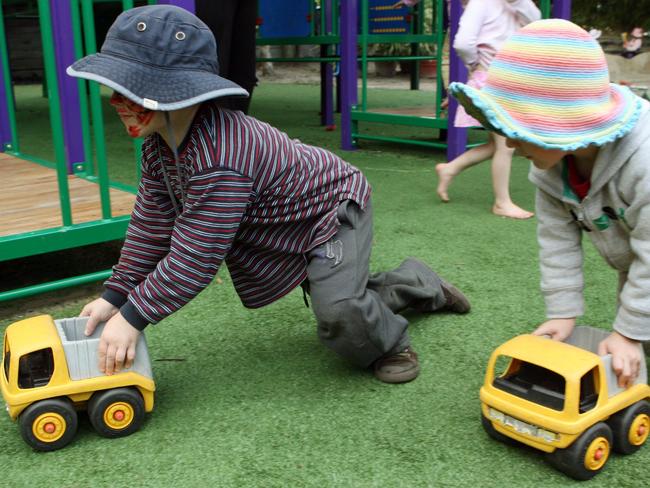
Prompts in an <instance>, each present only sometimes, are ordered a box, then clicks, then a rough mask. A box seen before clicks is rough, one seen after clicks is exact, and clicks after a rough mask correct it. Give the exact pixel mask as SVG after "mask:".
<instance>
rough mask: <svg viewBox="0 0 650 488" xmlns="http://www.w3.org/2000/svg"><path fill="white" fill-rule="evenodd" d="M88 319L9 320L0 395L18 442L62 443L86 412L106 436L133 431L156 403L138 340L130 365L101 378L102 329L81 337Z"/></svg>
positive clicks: (50, 446)
mask: <svg viewBox="0 0 650 488" xmlns="http://www.w3.org/2000/svg"><path fill="white" fill-rule="evenodd" d="M87 320H88V318H87V317H78V318H70V319H62V320H53V319H52V317H50V316H49V315H40V316H38V317H33V318H29V319H26V320H22V321H20V322H15V323H13V324H11V325H9V327H7V330H6V332H5V335H4V346H3V359H2V365H1V368H2V371H0V390H1V391H2V396H3V397H4V400H5V402H6V404H7V411H8V412H9V416H10V417H11V419H12V420H18V422H19V424H20V431H21V434H22V436H23V439H24V440H25V442H26V443H27V444H29V445H30V446H31V447H33V448H34V449H36V450H39V451H53V450H55V449H60V448H62V447H64V446H65V445H67V444H68V443H69V442H70V441H71V440H72V439H73V437H74V435H75V433H76V431H77V423H78V421H77V410H83V409H86V410H87V411H88V416H89V418H90V422H91V424H92V425H93V427H94V428H95V430H96V431H97V432H98V433H99V434H100V435H102V436H104V437H122V436H126V435H129V434H131V433H133V432H134V431H136V430H137V429H138V428H139V427H140V425H141V424H142V422H143V420H144V414H145V412H150V411H151V410H152V409H153V404H154V390H155V385H154V381H153V377H152V374H151V363H150V362H149V354H148V351H147V345H146V341H145V338H144V335H141V336H140V339H139V340H138V344H137V347H136V359H135V362H134V364H133V366H132V367H131V368H129V369H127V370H123V371H122V372H120V373H116V374H113V375H111V376H107V375H105V374H104V373H102V372H100V371H99V368H98V364H99V361H98V357H97V349H98V345H99V337H100V336H101V333H102V330H103V327H104V324H100V325H99V326H98V327H97V329H96V330H95V332H94V333H93V335H91V336H89V337H86V336H85V335H84V328H85V325H86V322H87Z"/></svg>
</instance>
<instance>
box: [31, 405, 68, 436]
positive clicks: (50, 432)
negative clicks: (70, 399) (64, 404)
mask: <svg viewBox="0 0 650 488" xmlns="http://www.w3.org/2000/svg"><path fill="white" fill-rule="evenodd" d="M66 428H67V423H66V421H65V419H64V418H63V417H62V416H61V415H59V414H58V413H56V412H46V413H43V414H41V415H39V416H38V417H36V420H34V423H33V424H32V433H33V434H34V437H36V438H37V439H38V440H39V441H41V442H55V441H58V440H59V439H60V438H61V437H63V434H65V430H66Z"/></svg>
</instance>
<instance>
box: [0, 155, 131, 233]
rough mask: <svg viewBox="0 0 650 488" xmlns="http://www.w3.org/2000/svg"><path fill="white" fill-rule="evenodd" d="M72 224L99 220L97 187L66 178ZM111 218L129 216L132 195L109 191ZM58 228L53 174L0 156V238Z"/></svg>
mask: <svg viewBox="0 0 650 488" xmlns="http://www.w3.org/2000/svg"><path fill="white" fill-rule="evenodd" d="M68 185H69V191H70V205H71V208H72V222H73V223H74V224H80V223H83V222H91V221H93V220H99V219H101V218H102V214H101V203H100V198H99V185H97V184H95V183H92V182H90V181H87V180H84V179H83V178H78V177H76V176H72V175H69V176H68ZM110 197H111V210H112V214H113V216H114V217H117V216H121V215H129V214H130V213H131V209H132V208H133V204H134V202H135V195H133V194H131V193H128V192H125V191H120V190H115V189H112V188H111V190H110ZM61 225H62V220H61V208H60V203H59V187H58V183H57V177H56V171H55V170H53V169H50V168H46V167H44V166H41V165H39V164H36V163H32V162H30V161H25V160H22V159H18V158H16V157H14V156H11V155H8V154H5V153H0V237H3V236H9V235H14V234H23V233H25V232H32V231H36V230H42V229H49V228H52V227H59V226H61Z"/></svg>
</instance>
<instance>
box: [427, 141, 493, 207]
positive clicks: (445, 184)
mask: <svg viewBox="0 0 650 488" xmlns="http://www.w3.org/2000/svg"><path fill="white" fill-rule="evenodd" d="M492 154H494V141H493V140H492V139H490V141H489V142H487V143H486V144H481V145H480V146H476V147H473V148H471V149H469V150H467V151H465V152H464V153H463V154H461V155H460V156H458V157H457V158H456V159H454V160H453V161H450V162H448V163H440V164H437V165H436V173H437V174H438V188H437V189H436V192H437V193H438V196H439V197H440V200H442V201H443V202H448V201H449V195H448V194H447V190H448V189H449V185H451V181H452V180H453V179H454V176H456V175H457V174H458V173H460V172H461V171H463V170H465V169H467V168H469V167H470V166H474V165H475V164H478V163H481V162H483V161H485V160H486V159H490V157H492Z"/></svg>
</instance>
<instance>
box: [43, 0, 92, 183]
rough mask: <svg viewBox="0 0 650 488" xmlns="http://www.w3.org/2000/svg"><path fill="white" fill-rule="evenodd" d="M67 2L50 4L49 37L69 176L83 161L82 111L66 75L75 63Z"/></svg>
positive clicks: (54, 0)
mask: <svg viewBox="0 0 650 488" xmlns="http://www.w3.org/2000/svg"><path fill="white" fill-rule="evenodd" d="M70 4H71V2H70V0H50V11H51V12H52V37H53V39H54V53H55V55H56V76H57V81H58V83H59V96H60V98H61V118H62V119H63V120H62V123H63V139H64V143H65V159H66V163H67V167H68V173H72V172H73V168H74V165H75V164H76V163H80V162H83V161H84V157H85V155H84V145H83V136H82V134H83V133H82V129H81V123H82V122H81V109H80V105H79V91H78V88H79V87H78V83H77V79H76V78H72V77H71V76H68V75H66V74H65V70H66V68H67V67H68V66H70V65H71V64H72V63H74V62H75V60H76V58H75V50H74V36H73V35H72V34H71V33H72V16H71V10H70Z"/></svg>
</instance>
